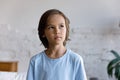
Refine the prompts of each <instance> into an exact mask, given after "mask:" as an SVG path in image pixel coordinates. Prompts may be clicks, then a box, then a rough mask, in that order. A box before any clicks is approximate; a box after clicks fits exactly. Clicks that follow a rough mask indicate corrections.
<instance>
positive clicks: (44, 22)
mask: <svg viewBox="0 0 120 80" xmlns="http://www.w3.org/2000/svg"><path fill="white" fill-rule="evenodd" d="M54 14H59V15H61V16H63V18H64V19H65V25H66V29H67V32H66V38H65V41H64V42H63V45H64V46H65V45H66V41H67V40H69V39H68V37H69V23H70V22H69V19H68V18H67V17H66V16H65V15H64V14H63V13H62V12H61V11H59V10H57V9H50V10H47V11H46V12H45V13H44V14H43V15H42V16H41V18H40V21H39V25H38V35H39V38H40V40H41V42H42V44H43V45H44V47H45V48H48V47H49V44H48V40H47V38H46V37H43V35H44V31H45V28H46V25H47V20H48V18H49V16H51V15H54Z"/></svg>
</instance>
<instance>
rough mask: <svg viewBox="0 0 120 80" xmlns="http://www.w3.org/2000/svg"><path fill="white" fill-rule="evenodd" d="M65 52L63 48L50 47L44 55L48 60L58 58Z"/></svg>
mask: <svg viewBox="0 0 120 80" xmlns="http://www.w3.org/2000/svg"><path fill="white" fill-rule="evenodd" d="M65 52H66V48H65V46H50V47H49V48H47V50H46V55H47V56H48V57H50V58H54V59H55V58H59V57H61V56H63V55H64V54H65Z"/></svg>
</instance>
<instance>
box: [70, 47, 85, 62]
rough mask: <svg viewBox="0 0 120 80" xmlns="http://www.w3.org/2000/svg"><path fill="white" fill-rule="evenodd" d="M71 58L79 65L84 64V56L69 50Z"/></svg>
mask: <svg viewBox="0 0 120 80" xmlns="http://www.w3.org/2000/svg"><path fill="white" fill-rule="evenodd" d="M69 58H70V60H72V61H74V62H78V63H81V62H83V58H82V56H81V55H79V54H78V53H76V52H74V51H72V50H70V49H69Z"/></svg>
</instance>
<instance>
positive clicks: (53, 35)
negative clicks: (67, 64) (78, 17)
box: [44, 14, 66, 45]
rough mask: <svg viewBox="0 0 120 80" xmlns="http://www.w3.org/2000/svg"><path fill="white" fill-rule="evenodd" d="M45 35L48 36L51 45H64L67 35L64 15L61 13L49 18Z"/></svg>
mask: <svg viewBox="0 0 120 80" xmlns="http://www.w3.org/2000/svg"><path fill="white" fill-rule="evenodd" d="M44 36H45V37H46V38H47V40H48V42H49V45H59V44H60V45H61V44H62V45H63V42H64V40H65V37H66V24H65V19H64V17H63V16H61V15H59V14H55V15H52V16H50V17H49V18H48V22H47V26H46V28H45V33H44Z"/></svg>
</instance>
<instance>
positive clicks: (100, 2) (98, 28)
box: [0, 0, 120, 80]
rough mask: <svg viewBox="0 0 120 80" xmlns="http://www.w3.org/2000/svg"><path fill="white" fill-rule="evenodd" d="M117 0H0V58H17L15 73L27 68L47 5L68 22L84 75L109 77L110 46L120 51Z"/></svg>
mask: <svg viewBox="0 0 120 80" xmlns="http://www.w3.org/2000/svg"><path fill="white" fill-rule="evenodd" d="M119 3H120V0H84V1H83V0H59V1H58V0H34V1H33V0H0V59H1V60H18V61H19V72H23V71H27V68H28V63H29V59H30V57H31V56H33V55H35V54H37V53H39V52H40V51H42V50H43V49H44V48H43V46H40V41H39V38H38V35H37V26H38V22H39V18H40V16H41V15H42V13H43V12H44V11H46V10H48V9H50V8H56V9H60V10H61V11H63V12H64V13H65V14H66V15H67V16H68V18H69V19H70V21H71V24H70V25H71V35H70V37H71V41H69V42H68V45H67V46H69V47H70V48H71V49H72V50H74V51H76V52H77V53H78V54H80V55H82V56H83V59H84V62H85V67H86V71H87V76H88V78H89V77H98V78H99V80H110V79H109V78H108V76H107V73H106V66H107V64H108V62H109V61H110V60H111V59H113V58H114V56H113V55H112V54H110V52H109V51H110V50H111V49H115V50H117V51H118V52H120V50H119V49H120V45H118V44H119V41H120V27H119V26H118V25H119V22H120V5H119Z"/></svg>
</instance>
